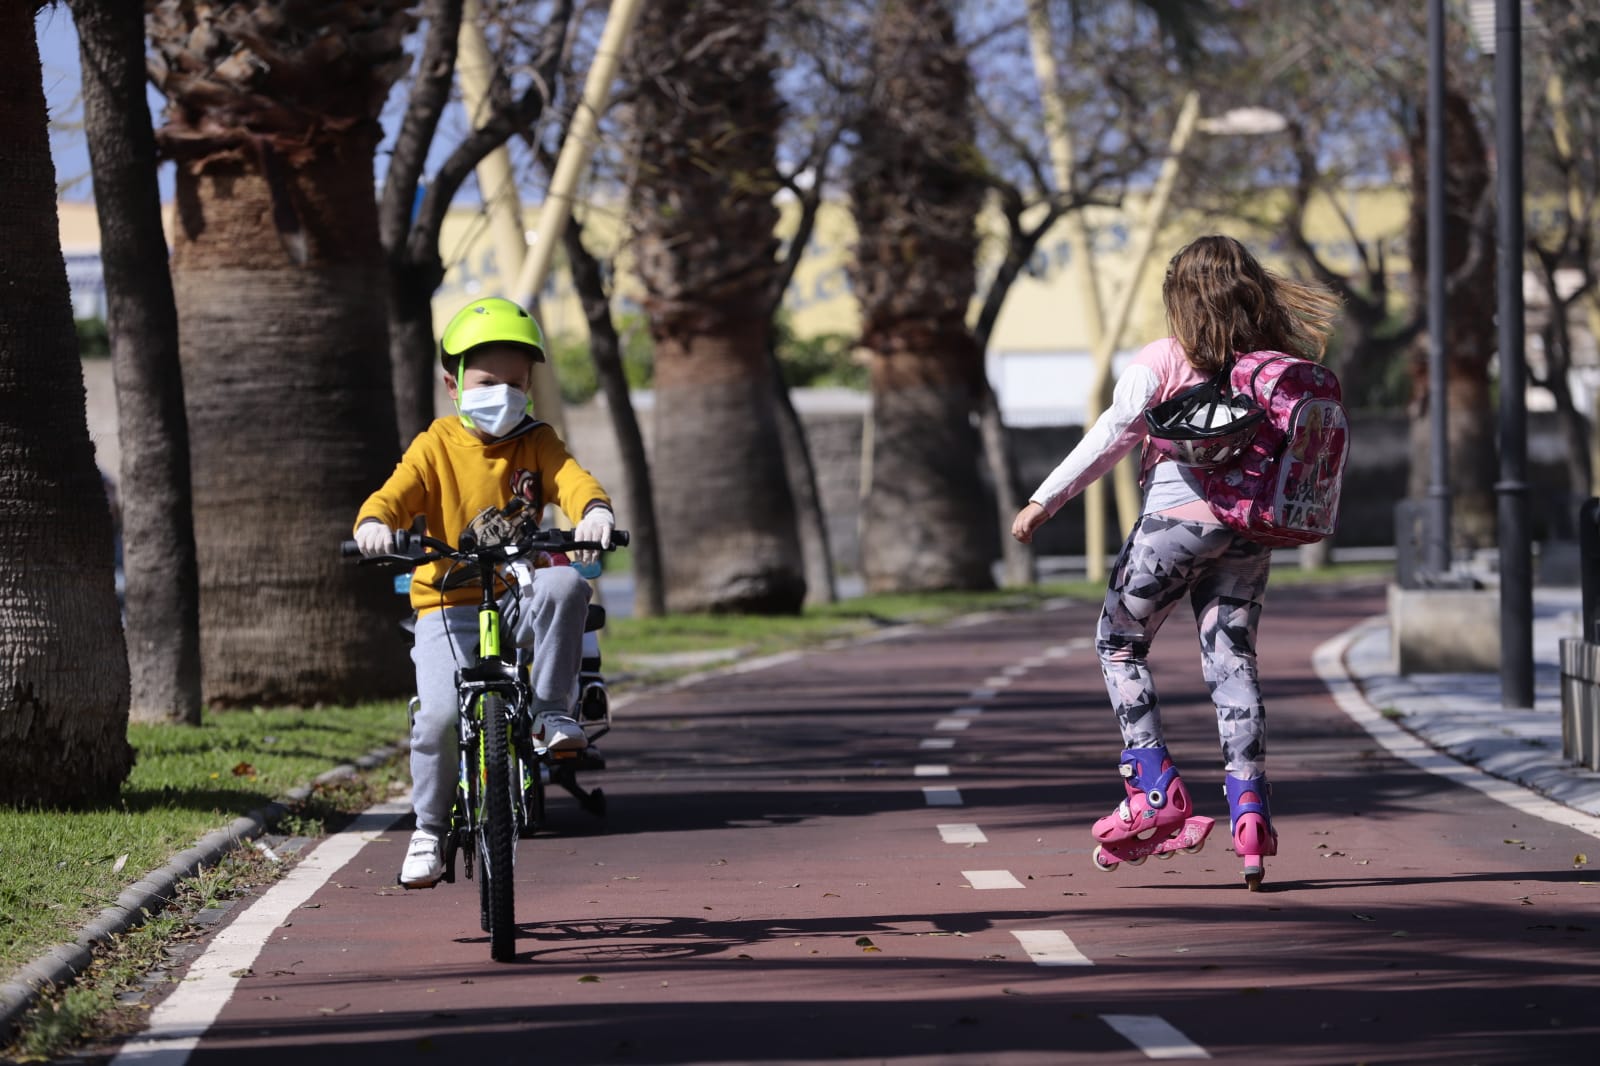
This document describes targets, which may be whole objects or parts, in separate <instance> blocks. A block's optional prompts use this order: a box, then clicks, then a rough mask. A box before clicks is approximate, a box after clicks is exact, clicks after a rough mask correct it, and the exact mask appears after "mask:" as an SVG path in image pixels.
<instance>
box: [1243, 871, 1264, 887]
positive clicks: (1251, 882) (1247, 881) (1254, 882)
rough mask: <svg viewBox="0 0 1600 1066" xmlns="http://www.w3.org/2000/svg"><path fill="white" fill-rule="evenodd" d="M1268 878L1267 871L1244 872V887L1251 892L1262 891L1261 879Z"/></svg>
mask: <svg viewBox="0 0 1600 1066" xmlns="http://www.w3.org/2000/svg"><path fill="white" fill-rule="evenodd" d="M1265 876H1266V871H1265V870H1260V869H1257V870H1246V871H1245V872H1244V887H1245V888H1247V889H1249V890H1250V891H1251V892H1260V891H1261V879H1262V878H1263V877H1265Z"/></svg>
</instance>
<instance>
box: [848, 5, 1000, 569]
mask: <svg viewBox="0 0 1600 1066" xmlns="http://www.w3.org/2000/svg"><path fill="white" fill-rule="evenodd" d="M872 57H873V59H872V62H873V71H872V73H873V77H874V83H873V85H872V86H871V88H870V91H869V92H867V93H866V96H865V99H864V101H863V104H862V108H861V112H860V114H859V115H858V116H857V119H856V134H857V136H858V137H859V139H860V144H859V146H858V147H857V148H856V150H855V151H854V153H853V154H852V156H851V161H850V165H849V175H850V194H851V200H852V203H853V205H854V209H855V215H856V225H857V227H858V229H859V231H860V239H859V241H858V242H857V246H856V258H855V262H854V263H853V264H852V268H851V280H852V284H853V286H854V288H855V291H856V294H857V296H858V297H859V299H860V300H861V317H862V337H861V344H862V347H864V348H866V349H867V350H868V351H870V352H872V353H873V355H872V419H873V423H872V427H871V428H872V432H871V438H872V451H871V456H870V463H871V470H870V475H871V476H870V481H871V484H870V490H869V491H867V492H866V494H865V498H864V500H863V502H862V543H861V569H862V573H863V574H864V575H865V577H866V581H867V588H868V589H869V590H871V591H875V592H878V591H884V592H887V591H917V590H923V589H941V588H965V589H983V588H992V587H993V585H994V578H993V575H992V573H991V570H990V565H989V563H990V559H991V558H992V557H993V553H994V550H995V537H994V522H993V521H992V515H993V514H994V511H993V503H992V501H990V500H989V498H988V495H987V493H985V492H984V489H983V481H982V478H981V477H980V475H979V472H978V462H979V459H980V457H981V456H982V454H983V451H982V448H983V445H982V442H981V440H980V438H979V435H978V432H977V430H976V429H975V428H974V425H973V422H974V416H975V415H976V414H977V409H978V403H979V399H980V397H981V394H982V391H983V385H984V381H983V350H982V348H981V347H979V345H978V343H977V341H976V339H975V338H974V337H973V334H972V332H971V330H969V329H968V328H967V325H966V316H967V308H968V305H969V304H970V303H971V300H972V295H973V291H974V289H975V287H976V279H975V277H974V263H975V260H976V255H977V216H978V211H979V210H980V208H981V207H982V204H983V197H984V192H985V187H984V182H983V178H982V176H981V174H980V173H978V172H977V171H976V170H975V169H974V168H973V167H972V163H971V161H972V159H973V158H974V157H975V156H976V154H977V150H976V147H975V145H974V139H975V133H974V121H973V109H972V79H971V72H970V69H969V67H968V62H967V57H966V55H965V53H964V51H963V50H962V47H961V44H960V42H959V41H958V39H957V36H956V32H955V20H954V18H953V16H952V14H951V12H950V10H949V8H948V7H947V6H946V4H945V3H943V2H942V0H886V2H884V3H882V4H881V5H879V6H878V7H877V8H876V10H875V13H874V17H873V25H872Z"/></svg>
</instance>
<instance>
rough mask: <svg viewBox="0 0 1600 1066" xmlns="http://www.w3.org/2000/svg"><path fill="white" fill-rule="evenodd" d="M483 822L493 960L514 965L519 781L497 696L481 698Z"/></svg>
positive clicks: (482, 860) (483, 884)
mask: <svg viewBox="0 0 1600 1066" xmlns="http://www.w3.org/2000/svg"><path fill="white" fill-rule="evenodd" d="M481 735H482V739H483V747H482V749H481V750H482V752H483V771H482V773H483V777H482V781H483V817H482V818H481V819H480V821H479V825H478V858H479V876H480V877H481V878H482V880H481V881H480V883H479V885H480V887H479V891H480V892H481V893H482V902H483V909H484V916H485V918H486V919H487V922H486V928H487V929H488V932H489V957H490V958H492V959H494V960H495V961H496V962H510V961H511V960H512V959H513V958H514V957H515V956H516V953H517V926H516V920H517V919H516V900H515V884H514V882H513V878H512V873H513V869H514V867H515V865H516V847H517V820H516V819H517V816H516V807H515V806H514V802H515V791H516V790H517V789H518V788H520V787H521V781H520V780H519V779H518V776H517V775H516V774H515V772H514V768H515V758H514V756H513V754H512V751H511V731H510V728H509V727H508V724H507V720H506V703H505V699H504V698H503V697H501V696H500V695H498V694H496V693H492V692H491V693H487V694H485V695H484V697H483V728H482V733H481Z"/></svg>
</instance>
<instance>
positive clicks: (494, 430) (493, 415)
mask: <svg viewBox="0 0 1600 1066" xmlns="http://www.w3.org/2000/svg"><path fill="white" fill-rule="evenodd" d="M458 406H459V408H460V411H461V417H462V420H463V421H466V420H467V419H471V420H472V421H471V423H470V427H471V428H475V429H477V430H479V431H480V432H483V433H487V434H488V435H489V436H491V437H502V436H504V435H505V434H507V433H510V432H511V431H512V430H513V429H515V428H516V427H517V424H518V423H519V422H521V421H522V416H523V415H524V414H526V413H527V410H528V397H527V396H526V395H524V394H523V393H521V392H518V391H517V390H516V389H513V388H512V387H511V386H510V385H484V386H482V387H480V388H476V389H465V390H463V391H462V393H461V401H460V403H459V405H458Z"/></svg>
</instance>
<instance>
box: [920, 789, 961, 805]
mask: <svg viewBox="0 0 1600 1066" xmlns="http://www.w3.org/2000/svg"><path fill="white" fill-rule="evenodd" d="M922 798H923V799H925V800H927V801H928V806H930V807H960V806H964V804H965V801H964V800H962V798H961V790H960V789H959V788H949V787H942V788H941V787H939V786H936V785H923V786H922Z"/></svg>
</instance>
